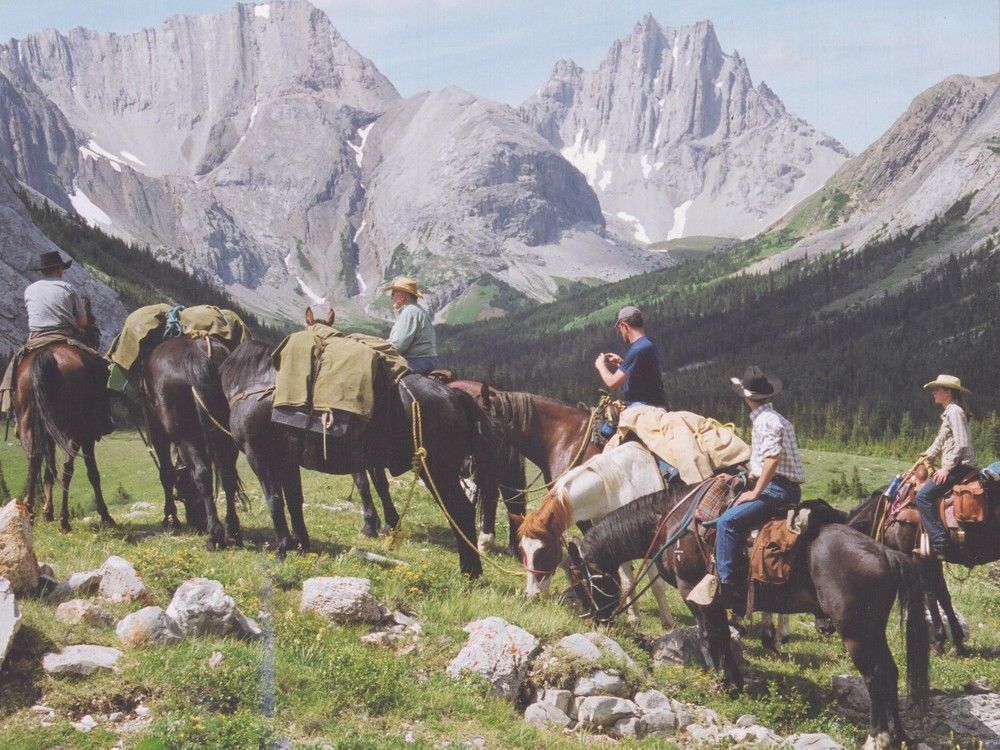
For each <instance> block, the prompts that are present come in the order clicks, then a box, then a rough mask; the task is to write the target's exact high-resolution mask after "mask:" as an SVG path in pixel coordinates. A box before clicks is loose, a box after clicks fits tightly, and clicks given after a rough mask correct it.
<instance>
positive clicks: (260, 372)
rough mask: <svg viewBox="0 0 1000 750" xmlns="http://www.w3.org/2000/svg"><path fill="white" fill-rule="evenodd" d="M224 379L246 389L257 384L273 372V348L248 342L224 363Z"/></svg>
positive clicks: (257, 342) (237, 348)
mask: <svg viewBox="0 0 1000 750" xmlns="http://www.w3.org/2000/svg"><path fill="white" fill-rule="evenodd" d="M221 371H222V373H223V379H224V380H225V381H226V382H227V383H239V384H240V385H241V386H243V387H246V386H249V385H252V384H255V383H257V382H259V381H260V380H262V379H263V378H264V377H266V376H269V375H270V372H271V347H269V346H267V345H266V344H262V343H260V342H259V341H246V342H244V343H242V344H240V345H239V346H237V347H236V348H235V349H234V350H233V352H232V354H230V355H229V356H228V357H226V361H225V362H223V363H222V368H221Z"/></svg>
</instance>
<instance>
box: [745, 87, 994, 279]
mask: <svg viewBox="0 0 1000 750" xmlns="http://www.w3.org/2000/svg"><path fill="white" fill-rule="evenodd" d="M998 134H1000V73H998V74H994V75H992V76H986V77H975V76H964V75H954V76H949V77H948V78H946V79H945V80H944V81H941V82H940V83H938V84H935V85H934V86H931V87H930V88H928V89H927V90H926V91H924V92H922V93H921V94H919V95H918V96H917V97H916V98H914V100H913V102H912V103H911V104H910V106H909V108H908V109H907V111H906V112H904V113H903V114H902V115H901V116H900V117H899V118H898V119H897V120H896V121H895V122H894V123H893V124H892V126H890V128H889V129H888V130H887V131H886V132H885V133H884V134H883V135H882V136H881V137H880V138H879V139H878V140H876V141H875V142H874V143H873V144H872V145H871V146H869V147H868V148H867V149H865V151H864V152H863V153H861V154H860V155H858V156H857V157H855V158H853V159H851V160H850V161H848V162H847V163H846V164H844V166H843V167H841V169H840V170H838V171H837V173H836V174H834V175H833V177H831V179H830V180H829V182H828V183H827V184H826V185H825V186H824V188H823V190H822V191H820V192H819V193H817V194H816V195H815V196H813V197H811V198H810V199H808V200H807V201H805V202H804V203H803V204H802V205H800V206H799V207H797V209H796V210H795V211H794V212H791V213H790V214H789V215H788V216H787V217H786V218H785V219H784V220H782V221H781V222H779V223H778V224H776V225H775V227H774V228H773V229H774V231H776V232H781V231H786V232H792V233H794V235H795V236H796V237H797V241H796V242H795V243H794V245H792V246H791V247H790V248H789V249H787V250H785V251H784V252H781V253H777V254H775V255H773V256H771V257H769V258H767V259H766V260H764V261H761V262H759V263H757V264H755V265H754V266H752V267H751V270H758V269H766V268H773V267H776V266H777V265H780V264H781V263H784V262H786V261H787V260H789V259H792V258H797V257H801V256H803V255H806V254H816V253H823V252H838V251H841V250H845V251H854V250H858V249H860V248H861V247H863V246H864V245H865V244H867V243H868V242H870V241H872V240H877V239H885V238H888V237H893V236H897V235H901V234H909V235H911V236H914V237H916V238H918V239H920V238H921V235H922V233H923V232H924V229H925V228H926V227H928V226H930V225H932V224H933V222H934V221H935V219H939V218H941V217H944V216H951V217H952V218H956V219H961V222H958V223H956V224H955V228H953V229H952V230H951V231H949V232H948V233H945V234H944V235H942V236H939V237H934V238H932V239H931V238H928V239H927V241H925V242H923V246H924V249H923V251H922V254H921V255H922V257H921V258H920V259H919V260H920V261H921V267H922V266H925V265H926V264H933V263H935V262H937V261H938V260H939V259H940V258H941V257H942V256H945V255H947V254H949V253H956V254H959V253H964V252H966V251H968V250H972V249H974V248H976V247H978V246H979V245H980V244H981V243H982V242H984V241H986V239H987V238H988V237H989V236H990V235H991V234H992V233H994V232H995V231H996V230H997V228H998V226H1000V135H998ZM917 270H919V269H917ZM914 272H915V271H914Z"/></svg>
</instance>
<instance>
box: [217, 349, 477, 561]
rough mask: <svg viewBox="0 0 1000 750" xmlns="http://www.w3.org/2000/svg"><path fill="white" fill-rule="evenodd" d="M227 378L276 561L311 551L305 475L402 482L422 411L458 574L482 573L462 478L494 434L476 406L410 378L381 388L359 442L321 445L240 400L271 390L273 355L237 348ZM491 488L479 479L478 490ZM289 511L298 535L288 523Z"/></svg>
mask: <svg viewBox="0 0 1000 750" xmlns="http://www.w3.org/2000/svg"><path fill="white" fill-rule="evenodd" d="M221 374H222V385H223V389H224V391H225V394H226V396H227V398H228V399H229V402H230V403H231V404H232V406H231V409H230V426H231V430H232V433H233V436H234V438H235V439H236V441H237V444H238V445H239V446H240V448H241V449H242V450H243V451H244V453H246V455H247V458H248V460H249V462H250V466H251V468H253V470H254V473H255V474H256V475H257V478H258V479H259V480H260V483H261V487H262V488H263V490H264V495H265V498H266V499H267V504H268V508H269V509H270V512H271V520H272V522H273V523H274V528H275V533H276V535H277V550H278V554H279V556H280V557H283V556H284V555H285V554H286V553H287V551H288V550H289V549H294V548H295V547H296V546H301V547H302V548H307V547H308V545H309V536H308V532H307V531H306V526H305V521H304V519H303V517H302V504H303V498H302V482H301V477H300V473H299V467H300V466H301V467H305V468H308V469H314V470H317V471H322V472H324V473H327V474H353V473H356V472H360V471H366V470H368V469H388V470H389V472H390V473H392V474H393V475H394V476H398V475H399V474H401V473H403V472H404V471H406V470H407V469H409V468H410V467H411V464H412V461H413V459H414V440H413V434H414V421H413V414H414V403H418V404H419V405H420V406H419V414H420V423H419V426H420V428H421V429H422V433H423V447H424V449H425V450H426V462H427V469H428V471H424V470H423V469H421V472H420V473H421V478H422V479H423V481H424V484H426V485H428V489H431V493H432V495H433V494H434V490H433V489H432V488H431V486H430V485H431V484H433V485H434V487H436V488H437V490H438V492H439V493H440V495H439V502H440V504H441V506H442V510H443V511H444V512H445V514H446V516H447V517H448V520H449V524H450V525H451V527H452V531H453V533H454V535H455V539H456V543H457V545H458V556H459V565H460V568H461V571H462V572H463V573H465V574H467V575H469V576H472V577H476V576H479V575H480V574H481V573H482V563H481V562H480V559H479V552H478V550H477V549H476V546H475V508H474V506H473V504H472V503H470V502H469V500H468V499H467V498H466V496H465V493H464V492H463V491H462V487H461V484H460V483H459V475H460V472H461V467H462V464H463V462H464V461H465V459H466V457H467V456H469V455H474V454H477V453H482V454H483V455H482V461H477V463H478V464H480V465H487V464H488V463H489V461H488V455H487V453H488V451H489V450H492V446H493V439H494V438H493V435H494V432H495V428H494V426H493V425H492V423H491V421H490V420H489V419H488V418H487V417H486V415H485V413H484V412H483V411H482V410H481V409H480V408H479V407H478V406H477V405H476V403H475V401H474V400H473V399H472V398H470V397H469V396H467V395H466V394H463V393H460V392H458V391H455V390H453V389H451V388H448V387H447V386H445V385H442V384H441V383H438V382H436V381H434V380H431V379H430V378H426V377H423V376H421V375H407V376H405V377H404V378H403V379H402V380H401V381H400V383H399V384H398V385H397V384H392V385H387V387H385V388H376V393H377V397H376V404H375V409H374V412H373V414H372V417H371V419H370V420H369V422H368V424H367V425H366V426H365V428H364V431H363V433H362V435H361V437H360V438H358V437H353V438H351V437H348V438H336V439H329V440H326V445H324V438H323V436H321V435H317V434H315V433H306V432H304V431H300V430H295V429H292V428H288V427H285V426H283V425H278V424H274V423H272V422H271V402H270V400H269V399H254V398H240V396H241V394H244V393H250V392H260V391H263V390H266V389H268V388H271V387H273V385H274V383H275V371H274V368H273V367H272V365H271V354H270V349H269V348H268V347H266V346H264V345H262V344H258V343H256V342H252V341H250V342H246V343H244V344H241V345H240V346H238V347H237V348H236V350H235V351H234V352H233V353H232V354H231V355H230V356H229V358H228V359H227V360H226V361H225V362H224V363H223V365H222V368H221ZM345 441H346V442H345ZM487 483H488V480H487V479H485V478H482V477H479V478H477V484H478V485H479V486H480V487H485V486H486V485H487ZM436 499H437V498H436ZM286 503H287V505H288V515H289V518H290V520H291V524H292V530H293V532H294V534H293V533H291V532H289V529H288V525H287V523H286V520H285V512H284V507H285V504H286Z"/></svg>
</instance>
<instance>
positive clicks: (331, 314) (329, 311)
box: [326, 307, 337, 326]
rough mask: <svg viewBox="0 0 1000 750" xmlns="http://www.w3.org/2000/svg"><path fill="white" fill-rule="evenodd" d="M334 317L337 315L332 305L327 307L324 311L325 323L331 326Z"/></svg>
mask: <svg viewBox="0 0 1000 750" xmlns="http://www.w3.org/2000/svg"><path fill="white" fill-rule="evenodd" d="M336 317H337V313H335V312H334V311H333V308H332V307H331V308H329V309H327V311H326V324H327V325H328V326H332V325H333V320H334V318H336Z"/></svg>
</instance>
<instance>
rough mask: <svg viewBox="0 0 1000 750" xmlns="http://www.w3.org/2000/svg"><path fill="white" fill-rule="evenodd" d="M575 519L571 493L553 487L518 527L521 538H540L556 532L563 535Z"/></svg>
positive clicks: (518, 534) (557, 534)
mask: <svg viewBox="0 0 1000 750" xmlns="http://www.w3.org/2000/svg"><path fill="white" fill-rule="evenodd" d="M572 521H573V506H572V503H571V501H570V497H569V493H568V492H566V490H564V489H562V488H553V489H552V490H550V491H549V493H548V494H547V495H546V496H545V499H543V500H542V504H541V505H539V506H538V509H537V510H533V511H531V512H530V513H528V514H527V515H525V517H524V520H523V521H521V524H520V526H518V529H517V536H518V538H519V539H524V538H525V537H529V538H531V539H540V538H542V537H548V536H551V535H553V534H555V535H556V536H557V537H558V536H561V535H562V534H563V532H565V531H566V529H568V528H569V525H570V523H571V522H572Z"/></svg>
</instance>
